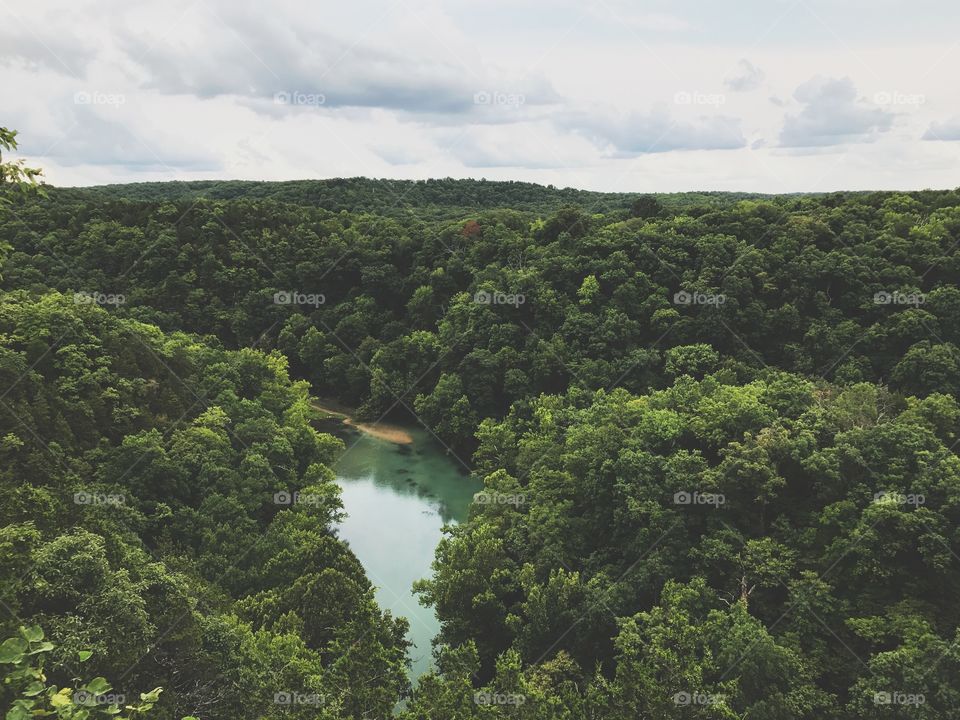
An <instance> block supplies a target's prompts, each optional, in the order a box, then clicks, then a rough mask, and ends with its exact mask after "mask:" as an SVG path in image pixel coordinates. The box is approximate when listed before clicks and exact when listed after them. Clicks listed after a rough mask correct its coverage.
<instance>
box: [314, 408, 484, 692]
mask: <svg viewBox="0 0 960 720" xmlns="http://www.w3.org/2000/svg"><path fill="white" fill-rule="evenodd" d="M322 429H323V430H325V431H326V432H330V433H332V434H335V435H337V437H340V438H341V439H342V440H343V441H344V442H345V443H346V450H345V452H344V453H343V454H342V455H341V456H340V458H339V459H338V460H337V462H336V464H335V465H334V471H335V472H336V475H337V484H338V485H339V486H340V488H341V490H342V499H343V506H344V510H345V511H346V513H347V517H346V519H345V520H344V521H343V523H342V524H341V525H340V526H339V528H338V532H339V535H340V537H341V538H342V539H344V540H345V541H346V542H347V543H348V544H349V545H350V548H351V550H353V552H354V554H355V555H356V556H357V558H359V560H360V562H361V563H362V564H363V567H364V569H365V570H366V572H367V576H368V577H369V578H370V581H371V582H372V583H373V584H374V585H375V586H376V597H377V602H378V603H379V604H380V606H381V607H382V608H384V609H388V610H390V611H392V612H393V614H394V615H402V616H403V617H405V618H407V620H408V621H409V622H410V631H409V633H408V639H409V640H410V642H411V643H412V646H411V648H410V651H409V652H410V657H411V660H412V665H411V668H410V677H411V680H415V679H416V678H418V677H419V676H420V675H422V674H423V673H424V672H426V671H427V670H428V669H430V667H431V666H432V662H433V661H432V656H431V649H432V648H431V640H433V638H434V637H435V636H436V634H437V633H438V632H439V630H440V624H439V622H438V621H437V618H436V616H435V615H434V613H433V610H432V609H430V608H426V607H424V606H422V605H420V603H419V602H418V601H417V597H416V596H415V595H414V594H413V590H412V587H411V586H412V585H413V582H414V581H415V580H419V579H420V578H424V577H427V576H429V575H430V574H431V568H430V564H431V563H432V562H433V554H434V550H435V549H436V547H437V543H438V542H439V541H440V538H441V536H442V528H443V526H444V525H445V524H447V523H457V522H461V521H463V520H465V519H466V517H467V512H468V509H469V507H470V502H471V500H472V498H473V495H474V493H477V492H479V491H480V490H481V489H482V485H481V483H480V482H479V481H477V480H475V479H473V478H471V477H470V476H469V475H467V474H466V470H465V468H464V467H463V466H462V465H461V464H460V463H459V462H458V461H457V460H456V459H454V458H452V457H450V456H449V455H448V454H447V453H446V451H445V450H444V448H443V447H442V446H441V445H440V444H439V443H438V442H437V441H436V440H434V438H433V437H432V436H431V435H430V434H429V433H428V432H427V431H425V430H422V429H419V428H410V427H404V428H403V429H404V430H405V431H406V432H407V433H409V436H410V439H411V440H412V442H409V443H396V442H391V441H389V440H386V439H384V438H383V437H375V436H374V435H372V434H369V433H367V432H364V431H363V430H361V429H358V428H357V427H356V426H351V425H344V424H342V423H340V422H338V421H326V422H325V423H324V427H323V428H322Z"/></svg>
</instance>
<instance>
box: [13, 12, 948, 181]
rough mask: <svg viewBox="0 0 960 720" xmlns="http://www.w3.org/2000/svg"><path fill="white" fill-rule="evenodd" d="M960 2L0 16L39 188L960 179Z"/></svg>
mask: <svg viewBox="0 0 960 720" xmlns="http://www.w3.org/2000/svg"><path fill="white" fill-rule="evenodd" d="M958 20H960V3H957V2H956V1H955V0H910V1H909V2H907V1H906V0H902V1H901V0H799V1H797V2H793V1H791V0H739V1H736V2H718V1H717V0H671V1H669V2H667V1H666V0H664V1H663V2H656V1H647V2H642V1H641V2H636V1H633V2H631V1H630V0H550V1H548V0H444V1H443V2H440V1H439V0H437V1H434V0H397V1H396V2H391V1H390V0H338V1H337V2H333V1H332V0H269V1H268V2H253V1H252V0H137V1H136V2H130V1H129V0H37V1H34V2H29V1H27V0H0V94H2V102H0V125H3V126H6V127H11V128H16V129H18V130H20V140H21V151H22V153H23V155H24V156H26V157H28V158H29V159H30V161H31V162H32V163H33V164H38V165H41V166H42V167H44V168H45V170H46V176H47V179H48V181H49V182H52V183H54V184H59V185H91V184H101V183H108V182H130V181H140V180H173V179H181V180H190V179H206V178H241V179H256V180H287V179H300V178H327V177H345V176H346V177H352V176H357V175H366V176H372V177H391V178H427V177H475V178H480V177H485V178H488V179H514V180H529V181H533V182H540V183H553V184H555V185H559V186H573V187H580V188H588V189H597V190H625V191H676V190H698V189H712V190H753V191H765V192H791V191H821V190H837V189H895V188H902V189H911V188H925V187H935V188H952V187H957V186H958V185H960V171H958V170H960V162H958V161H960V82H957V75H958V69H960V36H958V32H957V29H958V28H960V23H958Z"/></svg>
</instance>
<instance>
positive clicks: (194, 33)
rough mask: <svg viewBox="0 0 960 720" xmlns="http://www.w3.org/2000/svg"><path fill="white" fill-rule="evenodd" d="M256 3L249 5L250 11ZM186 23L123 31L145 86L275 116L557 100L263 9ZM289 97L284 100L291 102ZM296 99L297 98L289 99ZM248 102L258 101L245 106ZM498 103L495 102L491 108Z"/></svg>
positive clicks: (538, 83) (232, 9) (483, 70)
mask: <svg viewBox="0 0 960 720" xmlns="http://www.w3.org/2000/svg"><path fill="white" fill-rule="evenodd" d="M254 10H256V11H254ZM184 25H187V26H189V30H187V31H185V32H181V33H177V35H176V36H175V37H173V38H169V39H167V41H166V42H163V43H160V44H156V43H155V42H154V39H153V38H152V37H151V36H150V35H149V34H142V35H139V36H133V37H128V38H126V39H125V40H124V42H123V44H124V50H125V52H126V53H127V55H128V56H129V57H130V58H132V59H133V58H136V62H137V64H138V65H139V67H140V69H141V70H142V72H143V74H144V76H145V77H144V80H143V86H144V87H147V88H150V89H155V90H158V91H160V92H162V93H166V94H190V95H195V96H197V97H200V98H209V97H217V96H221V95H232V96H238V97H241V98H248V99H253V100H258V101H263V102H264V104H263V105H262V106H259V110H260V111H262V112H266V113H274V114H275V113H276V111H277V108H276V107H272V108H271V107H270V105H276V104H280V105H282V106H285V107H283V109H284V110H285V111H289V110H291V109H293V110H296V109H300V108H301V106H305V107H310V108H313V107H317V106H319V107H322V108H338V107H366V108H386V109H391V110H397V111H402V112H407V113H417V114H423V115H430V114H451V113H452V114H464V113H473V112H475V111H477V110H483V111H484V112H486V114H488V115H489V108H480V107H478V105H479V104H478V103H477V96H478V95H490V96H494V97H500V96H503V97H507V98H512V97H522V98H523V102H524V103H525V104H529V105H536V104H542V103H550V102H556V101H557V100H558V95H557V93H556V92H555V91H554V90H553V88H552V86H551V85H550V83H549V82H548V81H546V79H544V78H543V76H541V75H538V74H534V75H532V76H530V77H516V78H513V77H510V75H509V74H508V73H505V72H502V71H499V70H497V69H496V68H491V67H488V66H485V65H484V64H483V63H472V64H469V63H468V64H466V65H465V64H464V63H463V62H461V61H460V60H459V59H458V58H457V56H456V55H454V54H453V53H450V52H447V51H445V50H444V51H442V52H435V51H431V49H430V48H428V47H421V46H418V45H416V44H409V45H408V46H407V49H406V50H405V51H401V50H400V49H399V46H398V45H393V44H390V45H383V46H374V45H369V44H364V43H362V42H351V41H349V40H346V39H341V38H340V37H335V36H333V35H331V34H328V33H325V32H324V31H323V30H322V29H318V28H316V27H311V25H310V23H309V22H305V21H301V20H300V19H298V18H291V17H284V16H282V14H281V13H277V12H272V13H267V14H264V13H262V12H260V10H259V9H255V8H251V7H250V6H246V7H245V6H244V3H238V4H236V5H233V6H228V7H226V8H221V13H220V14H217V13H216V11H215V10H214V9H213V8H211V7H204V8H202V9H201V8H197V9H194V10H192V11H191V17H190V19H189V23H184ZM291 98H293V99H294V100H293V101H291V100H290V99H291ZM296 98H302V99H303V102H302V103H298V102H296ZM251 107H253V108H254V109H258V106H256V105H252V106H251ZM495 109H496V108H495Z"/></svg>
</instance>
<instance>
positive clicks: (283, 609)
mask: <svg viewBox="0 0 960 720" xmlns="http://www.w3.org/2000/svg"><path fill="white" fill-rule="evenodd" d="M0 212H2V211H0ZM0 245H4V246H6V247H7V253H6V257H5V260H4V261H3V265H2V271H3V272H2V284H0V288H2V294H0V338H2V346H0V375H2V379H0V393H2V394H0V455H2V457H3V462H2V464H0V468H2V469H0V492H2V494H3V497H4V499H3V502H2V504H0V507H2V512H3V515H4V518H3V526H4V527H3V528H2V529H0V547H2V550H0V563H3V566H4V568H3V573H2V574H3V577H4V579H5V582H4V585H3V590H2V598H0V599H2V603H3V606H4V607H5V608H7V609H8V610H9V612H8V613H5V615H4V618H3V621H2V623H0V630H3V631H5V632H6V635H4V637H7V636H10V635H14V634H15V633H16V632H17V628H18V627H19V626H20V625H22V624H26V625H30V624H37V625H39V626H42V627H43V628H44V630H45V632H46V635H47V636H48V637H50V638H51V641H52V642H53V643H54V645H55V649H54V650H52V651H51V660H50V664H49V665H48V668H49V674H50V675H51V676H53V677H56V678H57V679H58V682H59V683H61V684H63V683H69V682H70V678H71V677H74V676H75V675H74V674H72V673H73V671H72V668H71V667H70V663H71V658H73V657H75V656H76V654H77V653H78V652H80V651H83V650H87V649H89V650H92V651H93V653H94V654H93V656H92V657H91V658H90V659H89V660H88V661H87V663H88V665H87V668H85V671H86V670H89V671H90V673H88V674H96V675H104V676H106V677H109V678H111V679H112V680H113V681H114V682H119V681H122V682H123V683H125V686H128V687H130V688H131V689H134V688H135V689H136V690H137V691H141V692H146V691H148V690H149V689H150V688H153V687H156V686H162V687H163V688H164V692H163V694H162V695H161V696H160V699H159V701H158V703H157V704H156V707H155V708H153V709H152V710H151V713H152V714H153V715H155V716H157V717H163V718H167V717H170V718H174V717H180V716H181V715H183V714H187V713H191V714H193V715H196V716H198V717H201V718H224V719H225V720H226V719H227V718H229V719H231V720H232V719H234V718H251V720H252V719H253V718H261V717H275V716H276V717H280V716H283V717H286V716H290V715H293V716H296V717H321V718H327V717H329V718H354V719H355V720H359V719H360V718H383V717H387V716H389V715H390V713H391V709H392V708H393V707H394V705H395V703H396V702H397V701H398V700H400V699H405V700H406V703H405V704H404V706H403V707H402V708H400V709H399V710H398V712H400V713H401V715H402V716H403V717H405V718H407V719H408V720H414V719H416V720H427V719H428V718H429V719H430V720H433V719H437V718H445V719H446V718H449V719H454V718H457V719H459V718H489V717H515V718H530V719H531V720H532V719H538V720H547V719H551V720H552V719H554V718H557V719H561V720H566V719H568V718H569V719H570V720H574V719H575V718H576V719H579V718H611V719H616V720H621V719H622V720H627V718H631V719H636V718H651V719H653V718H658V719H659V718H690V717H701V718H751V719H752V720H788V719H797V720H800V719H810V720H814V719H821V718H835V719H836V720H840V719H845V718H907V717H909V718H921V719H924V720H926V719H927V718H929V719H931V720H932V719H934V718H936V719H939V718H957V717H960V710H958V706H960V695H958V693H960V690H958V689H957V684H956V678H957V677H958V674H960V610H958V608H957V604H956V602H955V598H956V596H957V593H958V591H960V557H958V555H957V552H958V549H960V536H958V533H960V529H958V528H960V460H958V458H957V455H956V453H955V445H956V443H957V442H958V440H960V435H958V433H960V406H958V402H957V396H958V393H960V351H958V347H960V288H958V287H957V278H958V277H960V194H958V192H957V191H922V192H913V193H850V194H844V193H840V194H828V195H818V196H799V195H798V196H745V195H725V194H720V193H695V194H684V195H678V196H639V195H616V194H600V193H584V192H580V191H573V190H558V189H555V188H544V187H539V186H535V185H529V184H523V183H488V182H482V181H452V180H442V181H428V182H416V183H414V182H400V181H372V180H363V179H350V180H340V181H309V182H308V181H301V182H292V183H245V182H205V183H169V184H168V183H163V184H139V185H131V186H106V187H100V188H84V189H79V188H73V189H69V188H68V189H64V188H50V189H49V191H48V193H47V196H46V197H38V196H27V197H20V196H17V197H15V198H11V203H10V210H9V212H6V213H3V214H0ZM310 393H313V394H315V395H320V396H327V397H334V398H337V399H339V400H340V401H342V402H344V403H346V404H348V405H351V406H356V407H359V408H360V412H361V413H362V414H363V415H364V416H365V417H366V418H368V419H369V420H378V419H383V418H391V419H395V420H406V421H411V422H419V423H422V424H423V425H424V426H426V427H427V428H428V429H429V430H430V432H431V433H432V434H434V435H435V437H436V438H438V439H439V440H440V441H442V442H443V443H444V445H445V446H446V447H447V448H448V450H449V452H450V453H452V454H453V455H455V456H456V457H457V458H458V459H459V461H460V462H462V463H463V464H464V465H467V466H469V467H470V468H471V469H472V470H473V471H474V472H475V473H476V474H477V475H478V476H479V477H481V478H483V480H484V483H485V490H484V497H485V500H484V501H483V502H475V503H474V505H473V508H472V510H471V514H470V518H469V520H468V521H467V522H466V523H464V524H462V525H459V526H456V527H453V528H450V529H449V531H448V534H447V537H446V538H445V539H444V541H443V542H442V543H441V545H440V547H439V548H438V549H437V555H436V562H435V567H434V569H435V572H434V574H433V576H432V577H429V578H424V580H423V581H421V582H420V583H419V584H418V591H419V593H420V595H421V597H422V598H423V599H424V601H425V602H427V603H429V604H430V605H432V606H433V607H434V608H435V609H436V611H437V613H438V615H439V618H440V620H441V623H442V631H441V635H440V637H439V638H438V644H437V648H436V670H435V671H433V672H432V673H430V674H428V675H427V676H425V677H423V678H421V680H420V682H419V684H418V686H417V687H416V689H415V690H414V691H413V692H412V693H411V691H410V688H409V686H408V682H407V679H406V676H405V673H404V669H405V655H404V653H405V641H404V639H403V638H404V631H405V621H404V620H403V619H402V618H395V617H392V616H391V615H390V614H389V613H385V612H383V611H382V610H380V609H379V608H378V607H377V605H376V603H375V602H374V599H373V595H372V589H371V585H370V582H369V581H368V580H367V578H366V577H365V576H364V572H363V568H362V567H361V566H360V564H359V563H358V561H357V560H356V558H355V557H354V556H353V554H352V553H351V552H350V550H349V548H348V547H347V546H345V545H344V544H343V543H342V542H341V541H340V540H339V539H338V537H337V536H336V533H335V531H334V530H333V526H334V524H335V522H336V520H337V518H338V516H339V513H340V512H341V507H340V503H339V500H338V495H337V489H336V486H335V485H334V484H333V482H332V478H333V476H332V472H331V471H330V469H329V466H330V464H331V462H332V461H333V460H334V458H335V457H336V453H337V451H338V447H339V445H338V441H336V440H334V439H333V438H331V437H330V436H328V435H324V434H321V433H318V432H317V431H316V430H315V429H314V428H313V427H312V425H311V418H312V415H311V412H312V411H311V408H310V402H309V397H310ZM293 492H299V493H301V495H300V497H305V498H311V499H312V501H311V502H309V503H294V504H289V505H284V504H279V505H278V504H277V502H275V499H274V498H275V496H276V495H277V494H278V493H281V494H282V493H293ZM78 498H79V500H78ZM0 692H5V693H7V694H8V697H5V700H6V701H8V702H9V697H10V695H9V694H10V693H11V692H12V691H11V690H10V688H7V689H5V690H2V691H0ZM285 692H286V693H306V694H315V695H316V696H317V697H322V702H320V701H318V702H317V703H314V704H300V705H296V704H294V705H289V704H288V705H285V706H278V705H277V704H276V703H275V701H274V698H275V695H276V693H285Z"/></svg>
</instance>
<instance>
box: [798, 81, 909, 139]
mask: <svg viewBox="0 0 960 720" xmlns="http://www.w3.org/2000/svg"><path fill="white" fill-rule="evenodd" d="M793 97H794V99H795V100H797V101H798V102H799V103H801V105H803V107H802V109H801V110H800V112H799V113H797V114H796V115H788V116H787V118H786V120H785V121H784V124H783V128H782V130H781V131H780V145H781V147H825V146H831V145H843V144H846V143H862V142H871V141H872V140H874V139H875V138H876V136H877V135H878V134H880V133H883V132H886V131H887V130H889V129H890V128H891V127H892V126H893V119H894V115H893V114H892V113H889V112H886V111H884V110H881V109H880V108H877V107H875V106H872V105H870V104H869V103H866V102H864V101H862V100H860V99H858V97H857V89H856V87H854V84H853V81H852V80H851V79H850V78H839V79H833V78H825V77H822V76H819V75H818V76H816V77H814V78H812V79H810V80H808V81H807V82H805V83H803V84H802V85H800V86H799V87H798V88H797V89H796V91H795V92H794V93H793Z"/></svg>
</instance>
